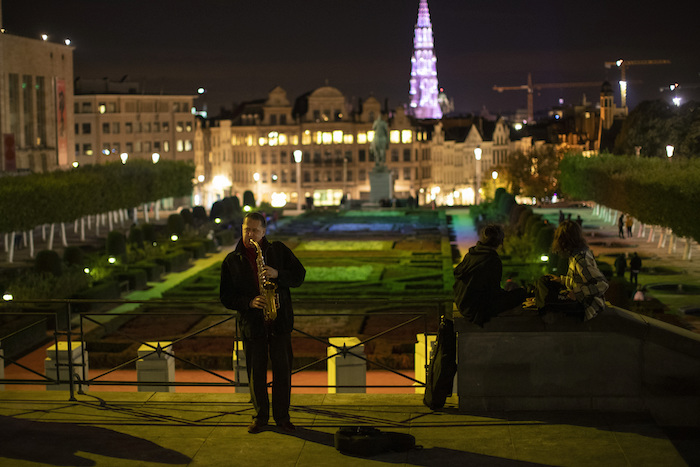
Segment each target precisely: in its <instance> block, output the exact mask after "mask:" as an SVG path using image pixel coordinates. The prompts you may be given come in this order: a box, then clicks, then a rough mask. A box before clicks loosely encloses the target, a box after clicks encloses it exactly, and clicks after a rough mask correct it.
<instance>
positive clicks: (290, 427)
mask: <svg viewBox="0 0 700 467" xmlns="http://www.w3.org/2000/svg"><path fill="white" fill-rule="evenodd" d="M277 426H278V427H280V428H281V429H282V431H289V432H292V431H294V430H296V429H297V427H295V426H294V424H293V423H292V422H290V421H289V420H287V421H286V422H279V423H278V424H277Z"/></svg>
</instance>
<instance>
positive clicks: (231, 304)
mask: <svg viewBox="0 0 700 467" xmlns="http://www.w3.org/2000/svg"><path fill="white" fill-rule="evenodd" d="M260 247H261V248H262V251H263V257H264V258H265V264H267V265H269V266H271V267H273V268H275V269H277V271H279V277H277V278H276V279H271V280H272V282H275V283H276V284H277V293H278V294H279V303H280V307H279V310H277V318H276V319H275V321H274V323H273V324H272V329H273V331H275V332H278V333H289V332H292V327H293V326H294V311H293V309H292V295H291V293H290V292H289V288H290V287H299V286H300V285H301V284H302V283H303V282H304V277H305V276H306V269H304V266H302V264H301V262H300V261H299V260H298V259H297V257H296V256H294V253H292V250H290V249H289V248H287V246H286V245H285V244H284V243H282V242H272V243H270V242H268V240H267V238H266V237H263V239H262V241H261V242H260ZM258 295H260V289H259V288H258V281H257V277H256V276H255V272H254V269H253V267H252V266H251V264H250V261H249V260H248V258H247V257H246V253H245V246H244V245H243V241H242V240H240V241H239V242H238V245H236V249H235V250H234V251H232V252H231V253H229V255H228V256H226V259H225V260H224V262H223V263H222V264H221V284H220V292H219V298H220V299H221V303H222V304H223V305H224V306H225V307H226V308H228V309H230V310H236V311H238V320H239V324H240V327H241V332H242V333H243V337H244V338H246V339H251V338H255V337H260V336H263V335H264V334H265V321H264V319H263V313H262V310H260V309H258V308H250V307H249V304H250V302H251V301H252V300H253V299H254V298H255V297H256V296H258Z"/></svg>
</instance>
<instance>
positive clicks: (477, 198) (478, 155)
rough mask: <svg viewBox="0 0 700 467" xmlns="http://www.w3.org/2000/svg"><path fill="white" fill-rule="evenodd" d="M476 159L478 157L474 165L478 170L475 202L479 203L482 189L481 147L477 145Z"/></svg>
mask: <svg viewBox="0 0 700 467" xmlns="http://www.w3.org/2000/svg"><path fill="white" fill-rule="evenodd" d="M474 159H476V163H475V165H474V167H475V171H476V189H475V190H474V204H479V201H480V199H479V191H480V190H481V148H479V147H477V148H475V149H474Z"/></svg>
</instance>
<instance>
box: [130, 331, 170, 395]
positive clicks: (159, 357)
mask: <svg viewBox="0 0 700 467" xmlns="http://www.w3.org/2000/svg"><path fill="white" fill-rule="evenodd" d="M148 344H149V345H142V346H141V347H139V350H138V356H139V360H138V361H137V362H136V380H137V381H138V382H139V385H138V390H139V392H175V386H155V385H148V384H141V383H174V382H175V359H174V358H173V357H172V356H170V355H167V354H165V353H164V352H156V351H155V350H154V348H160V349H162V350H164V351H166V352H168V353H170V354H172V353H173V348H172V342H168V341H161V342H148Z"/></svg>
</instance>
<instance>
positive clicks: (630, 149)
mask: <svg viewBox="0 0 700 467" xmlns="http://www.w3.org/2000/svg"><path fill="white" fill-rule="evenodd" d="M667 145H672V146H673V147H674V148H675V150H674V156H673V157H675V158H679V157H680V158H685V157H696V156H698V155H700V104H699V103H697V102H693V101H690V102H687V103H686V104H684V105H682V106H681V107H675V106H673V105H671V104H668V103H667V102H664V101H660V100H655V101H644V102H642V103H640V104H639V105H638V106H637V107H635V108H634V110H632V111H631V112H630V114H629V116H628V117H627V119H625V122H624V124H623V125H622V129H621V130H620V134H619V135H618V136H617V138H616V139H615V149H614V151H613V152H614V153H615V154H620V155H622V154H635V152H636V151H635V148H637V147H639V148H641V150H640V155H642V156H645V157H660V158H665V157H666V146H667Z"/></svg>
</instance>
